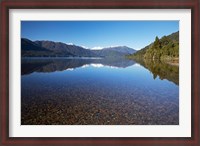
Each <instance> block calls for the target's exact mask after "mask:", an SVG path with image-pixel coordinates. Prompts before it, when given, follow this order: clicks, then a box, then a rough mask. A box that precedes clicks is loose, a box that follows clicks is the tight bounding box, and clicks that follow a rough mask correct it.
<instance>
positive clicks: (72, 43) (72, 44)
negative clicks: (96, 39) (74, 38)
mask: <svg viewBox="0 0 200 146" xmlns="http://www.w3.org/2000/svg"><path fill="white" fill-rule="evenodd" d="M66 44H67V45H74V44H73V43H66Z"/></svg>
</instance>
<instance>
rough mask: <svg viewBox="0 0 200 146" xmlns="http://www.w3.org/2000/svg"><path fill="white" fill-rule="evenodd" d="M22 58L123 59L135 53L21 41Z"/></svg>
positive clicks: (24, 39)
mask: <svg viewBox="0 0 200 146" xmlns="http://www.w3.org/2000/svg"><path fill="white" fill-rule="evenodd" d="M21 50H22V57H124V56H126V55H130V54H133V53H135V52H136V50H134V49H132V48H129V47H127V46H116V47H108V48H103V49H101V50H90V49H85V48H83V47H81V46H77V45H73V44H72V45H71V44H65V43H62V42H53V41H31V40H29V39H26V38H22V39H21Z"/></svg>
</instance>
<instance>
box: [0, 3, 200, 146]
mask: <svg viewBox="0 0 200 146" xmlns="http://www.w3.org/2000/svg"><path fill="white" fill-rule="evenodd" d="M199 7H200V2H199V0H182V1H178V0H174V1H171V0H162V1H160V0H125V1H123V0H110V1H106V0H97V1H92V0H85V1H81V0H75V1H74V0H66V1H63V0H59V1H56V0H51V1H39V0H29V1H25V0H17V1H16V0H4V1H2V2H1V22H2V23H1V84H0V85H1V101H2V102H1V145H29V144H30V145H31V144H32V145H51V144H54V145H179V146H181V145H184V146H186V145H188V146H189V145H190V146H191V145H193V146H198V145H200V140H199V132H200V124H199V123H200V117H199V111H200V110H199V81H200V80H199V76H200V74H199V66H200V65H199V62H200V59H199V58H200V56H199V55H200V54H199V49H200V48H199V42H200V37H199V36H200V33H199V30H200V29H199V24H200V23H199V21H200V19H199V17H200V15H199V14H200V12H199ZM10 9H191V11H192V22H191V24H192V30H191V32H192V33H191V36H192V44H191V46H192V56H191V58H192V60H191V62H192V64H191V65H192V70H191V73H192V77H191V81H192V95H191V97H192V99H191V101H192V106H191V107H192V109H191V111H192V113H191V115H192V119H191V123H192V127H191V129H192V130H191V133H192V135H191V137H65V138H64V137H52V138H49V137H34V138H33V137H29V138H28V137H26V138H25V137H9V82H10V79H9V10H10ZM172 132H173V131H172Z"/></svg>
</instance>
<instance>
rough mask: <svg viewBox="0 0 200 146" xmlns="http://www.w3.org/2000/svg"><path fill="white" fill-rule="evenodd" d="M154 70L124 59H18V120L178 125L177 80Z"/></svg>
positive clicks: (72, 123)
mask: <svg viewBox="0 0 200 146" xmlns="http://www.w3.org/2000/svg"><path fill="white" fill-rule="evenodd" d="M143 66H144V67H143ZM162 66H163V65H162ZM167 68H169V67H167ZM154 70H155V69H154ZM159 70H160V69H159ZM170 71H171V70H170ZM156 73H157V74H156V76H155V73H154V72H153V71H152V70H151V69H149V68H148V67H147V66H145V65H143V64H142V63H141V65H140V64H138V63H136V62H135V61H132V60H125V59H88V58H86V59H79V58H76V59H72V58H62V59H55V58H52V59H51V58H49V59H39V58H37V59H30V58H26V59H22V76H21V124H22V125H46V124H48V125H49V124H50V125H52V124H53V125H57V124H60V125H63V124H64V125H130V124H132V125H177V124H179V86H178V83H177V82H176V81H177V80H178V79H177V80H176V81H174V80H171V78H168V77H167V76H164V77H163V74H164V73H163V70H162V76H161V75H160V76H161V79H160V77H159V72H156ZM167 74H168V73H167ZM171 76H172V77H173V79H174V78H178V77H177V72H176V74H175V75H173V71H171V74H170V77H171Z"/></svg>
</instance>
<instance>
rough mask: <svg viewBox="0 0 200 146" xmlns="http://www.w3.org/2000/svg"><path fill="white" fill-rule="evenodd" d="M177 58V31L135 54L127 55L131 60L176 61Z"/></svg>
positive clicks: (156, 40)
mask: <svg viewBox="0 0 200 146" xmlns="http://www.w3.org/2000/svg"><path fill="white" fill-rule="evenodd" d="M178 57H179V31H178V32H175V33H172V34H171V35H168V36H163V37H162V38H160V39H159V38H158V37H156V38H155V41H154V42H153V43H151V44H150V45H148V46H146V47H144V48H143V49H141V50H139V51H137V52H136V53H134V54H132V55H129V56H128V58H133V59H151V60H176V59H178Z"/></svg>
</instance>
